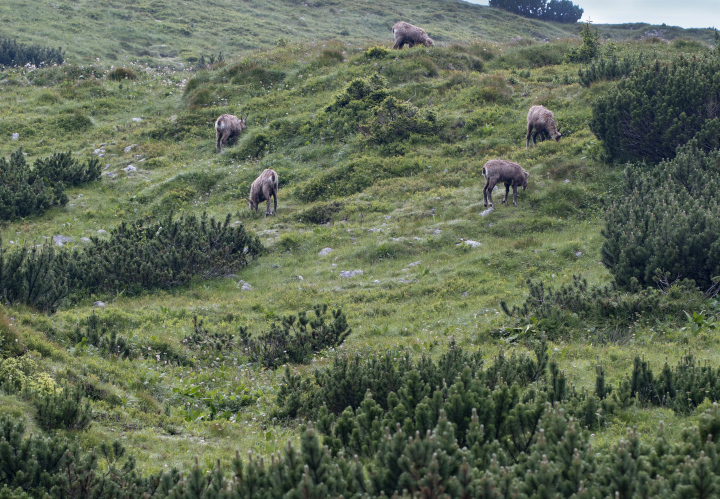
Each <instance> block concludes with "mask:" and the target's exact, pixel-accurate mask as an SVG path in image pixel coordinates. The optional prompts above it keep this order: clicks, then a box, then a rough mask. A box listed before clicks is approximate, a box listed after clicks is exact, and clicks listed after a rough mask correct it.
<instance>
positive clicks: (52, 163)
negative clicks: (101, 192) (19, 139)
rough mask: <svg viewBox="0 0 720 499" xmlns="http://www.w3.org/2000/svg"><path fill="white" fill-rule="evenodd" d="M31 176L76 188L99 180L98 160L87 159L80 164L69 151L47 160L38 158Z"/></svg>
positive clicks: (54, 155)
mask: <svg viewBox="0 0 720 499" xmlns="http://www.w3.org/2000/svg"><path fill="white" fill-rule="evenodd" d="M32 174H33V175H34V176H35V177H36V178H42V179H43V180H45V181H46V182H47V183H49V184H50V183H52V182H63V183H64V184H66V185H72V186H78V185H81V184H85V183H87V182H92V181H94V180H97V179H99V178H100V160H99V159H98V158H94V157H93V158H88V159H86V160H85V162H84V163H80V162H79V161H78V160H77V159H75V158H73V157H72V154H71V153H70V151H68V152H65V153H63V152H59V153H55V154H53V155H52V156H48V157H47V158H44V159H43V158H39V159H37V160H36V161H35V163H34V164H33V171H32Z"/></svg>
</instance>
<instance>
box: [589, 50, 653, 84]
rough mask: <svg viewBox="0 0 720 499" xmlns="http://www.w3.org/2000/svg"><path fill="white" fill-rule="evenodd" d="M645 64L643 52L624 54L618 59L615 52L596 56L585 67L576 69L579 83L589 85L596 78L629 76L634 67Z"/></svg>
mask: <svg viewBox="0 0 720 499" xmlns="http://www.w3.org/2000/svg"><path fill="white" fill-rule="evenodd" d="M644 65H645V58H644V56H643V54H639V55H638V56H633V55H629V54H628V55H625V57H623V58H622V59H619V58H618V57H617V56H616V55H615V54H613V55H612V56H610V57H604V56H601V57H597V58H595V59H594V60H593V61H592V62H591V63H590V64H588V66H587V67H586V68H584V69H583V68H580V69H578V76H579V77H580V84H581V85H582V86H584V87H589V86H590V84H591V83H593V82H595V81H598V80H617V79H619V78H623V77H625V76H629V75H630V74H631V73H632V72H633V71H635V69H637V68H639V67H642V66H644Z"/></svg>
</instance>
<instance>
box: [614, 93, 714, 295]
mask: <svg viewBox="0 0 720 499" xmlns="http://www.w3.org/2000/svg"><path fill="white" fill-rule="evenodd" d="M719 81H720V80H719ZM625 178H626V182H625V192H624V193H623V194H622V195H621V196H620V197H619V198H618V199H617V200H616V201H615V202H614V203H613V204H612V205H611V206H610V208H609V209H608V210H607V214H606V223H605V227H604V229H603V231H602V234H603V236H604V237H605V241H604V243H603V246H602V261H603V264H604V265H605V266H606V267H607V268H608V269H609V270H610V272H611V273H612V274H613V277H614V278H615V281H616V282H617V283H618V285H620V286H621V287H623V288H627V289H629V288H631V287H632V286H633V285H634V284H633V283H638V284H640V285H642V286H654V285H655V284H656V283H658V282H660V283H663V282H667V281H669V282H673V281H675V280H676V279H692V280H693V281H695V284H696V285H697V286H699V287H700V289H702V290H706V289H708V288H710V287H711V286H712V285H713V283H714V282H715V277H716V276H719V275H720V208H718V205H717V192H718V189H720V152H719V151H717V150H716V151H712V152H710V153H706V152H704V151H703V150H702V148H701V147H700V146H699V144H698V142H697V141H695V140H693V141H691V143H690V144H688V145H687V146H685V147H682V148H680V149H678V154H677V157H676V158H675V159H673V160H670V161H665V162H663V163H661V164H660V165H658V166H657V167H654V168H642V167H629V168H627V169H626V170H625Z"/></svg>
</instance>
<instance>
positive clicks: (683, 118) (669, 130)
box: [590, 56, 720, 163]
mask: <svg viewBox="0 0 720 499" xmlns="http://www.w3.org/2000/svg"><path fill="white" fill-rule="evenodd" d="M718 101H720V58H718V57H692V58H686V57H682V56H681V57H679V58H677V59H676V60H674V61H672V62H671V63H668V64H664V63H660V62H659V61H656V62H655V63H654V64H650V65H648V66H645V67H642V68H638V69H637V70H636V71H635V72H634V73H633V74H632V75H631V76H630V77H629V78H626V79H624V80H622V81H620V82H619V83H618V84H617V86H616V87H614V88H612V89H611V90H610V91H609V92H607V93H606V94H604V95H601V96H600V97H598V98H597V99H596V100H595V101H594V102H593V117H592V120H591V122H590V128H591V130H592V131H593V132H594V133H595V135H597V137H598V138H600V139H601V140H602V144H603V149H604V151H605V153H606V154H607V156H608V158H609V159H611V160H613V161H619V162H624V161H648V162H652V163H656V162H659V161H662V160H663V159H666V158H673V157H675V154H676V149H677V147H678V146H681V145H683V144H685V143H686V142H688V141H689V140H690V139H692V138H693V137H695V136H696V135H697V134H698V132H701V130H703V127H704V126H705V125H706V124H707V122H708V121H712V120H714V119H716V118H720V108H718V106H717V105H715V103H717V102H718ZM707 135H708V134H707V133H705V134H704V138H707V137H706V136H707ZM716 142H717V139H716V140H715V141H711V143H716ZM711 145H712V144H711ZM701 146H702V147H704V144H701ZM708 150H709V149H708Z"/></svg>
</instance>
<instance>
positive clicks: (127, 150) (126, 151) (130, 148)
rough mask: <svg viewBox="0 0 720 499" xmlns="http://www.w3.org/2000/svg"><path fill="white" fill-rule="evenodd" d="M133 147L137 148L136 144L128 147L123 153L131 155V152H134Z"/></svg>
mask: <svg viewBox="0 0 720 499" xmlns="http://www.w3.org/2000/svg"><path fill="white" fill-rule="evenodd" d="M133 147H135V144H130V145H129V146H127V147H126V148H125V149H123V152H124V153H129V152H130V151H132V150H133Z"/></svg>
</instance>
